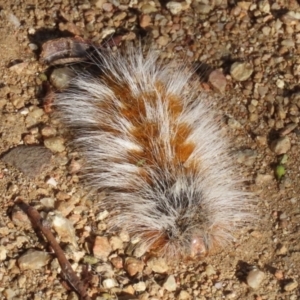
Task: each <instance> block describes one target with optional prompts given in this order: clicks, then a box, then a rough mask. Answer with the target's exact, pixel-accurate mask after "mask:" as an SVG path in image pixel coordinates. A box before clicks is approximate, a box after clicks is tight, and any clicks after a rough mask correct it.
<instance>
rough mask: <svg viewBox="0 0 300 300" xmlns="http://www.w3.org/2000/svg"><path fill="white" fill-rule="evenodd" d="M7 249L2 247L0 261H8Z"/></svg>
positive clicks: (0, 247) (0, 248)
mask: <svg viewBox="0 0 300 300" xmlns="http://www.w3.org/2000/svg"><path fill="white" fill-rule="evenodd" d="M6 254H7V249H6V247H4V246H2V245H1V246H0V261H3V260H6Z"/></svg>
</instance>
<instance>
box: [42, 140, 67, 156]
mask: <svg viewBox="0 0 300 300" xmlns="http://www.w3.org/2000/svg"><path fill="white" fill-rule="evenodd" d="M44 144H45V147H47V148H48V149H49V150H51V151H52V152H54V153H55V152H63V151H64V150H65V149H66V148H65V145H64V139H63V138H61V137H50V138H47V139H45V140H44Z"/></svg>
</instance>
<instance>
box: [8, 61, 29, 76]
mask: <svg viewBox="0 0 300 300" xmlns="http://www.w3.org/2000/svg"><path fill="white" fill-rule="evenodd" d="M27 66H28V62H21V63H18V64H14V65H12V66H11V67H10V68H9V69H10V70H11V71H13V72H15V73H17V74H18V75H21V74H22V73H23V72H24V69H25V68H27Z"/></svg>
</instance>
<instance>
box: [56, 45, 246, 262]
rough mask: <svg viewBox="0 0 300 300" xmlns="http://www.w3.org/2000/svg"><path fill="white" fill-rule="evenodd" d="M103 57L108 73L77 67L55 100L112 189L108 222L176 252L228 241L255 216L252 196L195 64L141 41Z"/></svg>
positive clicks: (96, 172) (159, 249) (101, 180)
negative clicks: (162, 54) (166, 56)
mask: <svg viewBox="0 0 300 300" xmlns="http://www.w3.org/2000/svg"><path fill="white" fill-rule="evenodd" d="M97 55H99V57H100V58H99V60H98V59H97V60H94V63H95V65H96V66H97V67H99V69H100V70H101V74H100V75H97V76H96V75H92V74H90V73H88V72H83V73H81V72H78V74H77V75H76V76H75V77H74V78H73V79H72V80H71V82H70V85H69V87H68V88H66V89H65V90H63V91H62V92H60V93H57V95H56V100H55V105H56V108H57V109H58V111H59V112H60V117H61V120H62V121H63V123H64V124H65V125H66V126H67V127H68V128H69V129H70V130H71V131H72V133H73V145H74V147H75V148H76V149H78V150H79V151H80V153H81V154H82V156H83V157H84V170H83V172H84V175H85V177H86V179H87V182H88V184H89V185H90V187H92V188H93V189H96V190H97V191H105V192H106V198H105V199H104V200H103V201H101V203H99V205H101V206H102V207H103V208H105V209H108V210H109V211H110V217H109V218H108V221H107V222H108V228H109V229H110V230H125V231H127V232H128V233H129V234H130V235H131V236H132V237H133V238H138V240H139V241H140V242H139V243H140V244H142V245H143V246H144V247H145V249H146V250H147V251H148V252H151V253H154V254H157V255H163V256H166V257H168V258H173V257H178V256H179V257H194V256H195V255H203V254H206V253H207V252H210V251H214V250H216V248H219V247H223V246H224V245H227V244H228V243H229V242H230V241H232V240H233V234H234V232H235V231H236V229H237V228H239V227H240V226H241V225H242V224H244V222H245V221H247V220H249V216H250V214H249V212H248V210H247V207H249V205H248V202H249V194H247V193H246V192H244V191H243V190H242V187H241V180H240V179H238V175H237V172H236V171H235V169H234V167H233V166H232V165H233V159H232V156H231V155H230V154H229V149H228V146H227V142H226V140H224V135H223V134H222V133H221V130H220V126H219V125H220V124H218V122H217V121H216V120H215V117H214V113H213V112H212V111H211V107H210V106H209V102H210V100H209V97H208V96H207V95H206V94H205V93H199V90H198V89H197V88H196V86H197V85H199V83H198V80H197V79H195V78H194V76H195V75H194V73H193V71H192V70H188V69H187V67H186V65H185V64H180V63H178V64H176V66H175V68H174V67H170V66H168V65H164V64H162V63H161V62H160V61H159V60H158V57H157V55H156V54H155V52H154V51H149V52H148V53H147V54H146V55H143V51H142V50H141V47H137V49H135V48H134V47H127V50H126V51H125V54H121V53H120V52H117V53H112V52H109V51H107V50H105V51H102V50H99V53H98V54H97ZM193 78H194V79H193Z"/></svg>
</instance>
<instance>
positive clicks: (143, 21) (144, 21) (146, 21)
mask: <svg viewBox="0 0 300 300" xmlns="http://www.w3.org/2000/svg"><path fill="white" fill-rule="evenodd" d="M150 24H151V17H150V16H149V15H142V16H141V18H140V26H141V27H142V28H146V27H148V26H149V25H150Z"/></svg>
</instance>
